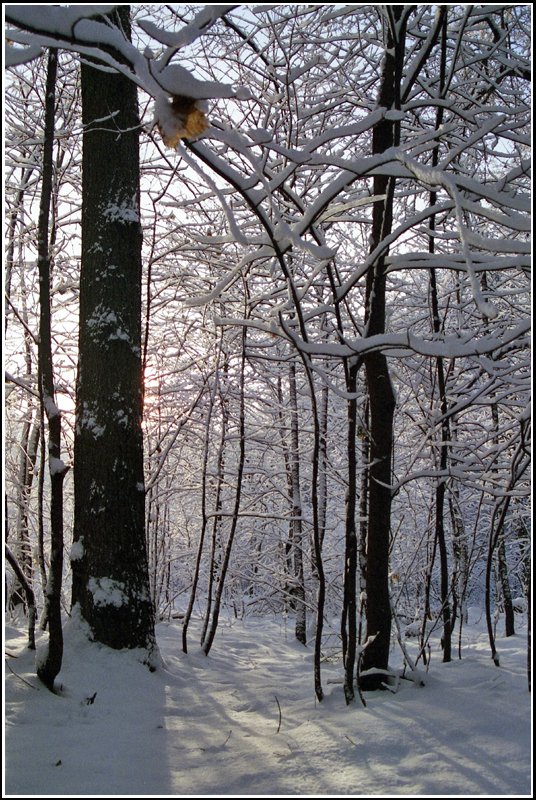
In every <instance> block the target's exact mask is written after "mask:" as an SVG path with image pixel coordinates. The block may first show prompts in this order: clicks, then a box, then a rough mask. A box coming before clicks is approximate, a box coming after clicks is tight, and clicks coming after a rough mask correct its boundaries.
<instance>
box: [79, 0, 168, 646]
mask: <svg viewBox="0 0 536 800" xmlns="http://www.w3.org/2000/svg"><path fill="white" fill-rule="evenodd" d="M129 11H130V9H129V7H128V6H120V7H118V9H117V10H116V11H114V12H113V13H112V14H111V15H110V19H111V21H112V22H113V23H114V24H115V25H116V26H118V27H120V28H121V29H122V30H123V31H124V32H125V34H126V35H129V34H130V22H129ZM81 74H82V119H83V123H84V137H83V160H82V261H81V273H80V333H79V363H78V376H77V398H76V429H75V444H74V455H75V466H74V480H75V520H74V543H75V549H74V550H73V556H72V568H73V593H72V600H73V605H74V606H76V605H78V606H79V609H80V613H81V615H82V617H83V619H85V620H86V621H87V622H88V623H89V626H90V629H91V634H92V637H93V638H94V639H95V640H97V641H99V642H102V643H103V644H106V645H109V646H110V647H114V648H117V649H120V648H124V647H126V648H134V647H140V648H144V649H146V650H147V651H148V652H149V653H151V652H153V651H154V650H155V639H154V610H153V605H152V602H151V597H150V584H149V572H148V564H147V553H146V543H145V518H144V514H145V511H144V507H145V489H144V473H143V439H142V427H141V423H142V385H143V383H142V368H141V281H142V272H141V243H142V233H141V224H140V205H139V145H138V131H139V116H138V104H137V96H136V87H135V85H134V83H132V81H130V80H129V79H128V78H126V77H125V76H123V75H120V74H110V73H109V72H103V71H100V70H99V69H98V68H96V67H93V66H89V65H88V64H82V70H81Z"/></svg>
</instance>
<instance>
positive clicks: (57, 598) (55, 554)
mask: <svg viewBox="0 0 536 800" xmlns="http://www.w3.org/2000/svg"><path fill="white" fill-rule="evenodd" d="M57 64H58V54H57V51H56V50H50V53H49V57H48V66H47V83H46V100H45V137H44V147H43V175H42V188H41V202H40V206H39V237H38V239H39V240H38V257H37V261H38V265H39V345H38V360H39V390H40V394H41V403H42V406H43V409H44V412H45V414H46V417H47V421H48V467H49V475H50V569H49V573H48V580H47V584H46V587H45V610H44V615H45V618H46V620H47V622H48V633H49V636H48V647H47V649H46V650H45V652H44V655H43V657H42V658H41V659H40V660H39V662H38V665H37V675H38V677H39V679H40V680H41V681H42V682H43V683H44V684H45V686H46V687H47V688H48V689H50V690H51V691H53V690H54V680H55V678H56V676H57V675H58V673H59V671H60V669H61V664H62V660H63V631H62V623H61V587H62V578H63V479H64V477H65V474H66V473H67V471H68V467H67V466H66V465H65V464H64V463H63V461H62V460H61V414H60V411H59V409H58V407H57V406H56V403H55V391H54V370H53V363H52V324H51V299H50V255H49V233H48V230H49V216H50V202H51V197H52V180H53V165H52V156H53V145H54V105H55V88H56V73H57Z"/></svg>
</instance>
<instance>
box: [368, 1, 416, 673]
mask: <svg viewBox="0 0 536 800" xmlns="http://www.w3.org/2000/svg"><path fill="white" fill-rule="evenodd" d="M386 8H387V11H388V16H389V17H390V20H391V23H390V24H389V25H388V28H387V34H386V45H385V50H384V63H383V71H382V76H381V83H380V89H379V96H378V106H380V107H382V106H383V107H385V108H387V109H396V108H400V81H401V74H402V65H403V59H404V47H405V24H404V23H403V22H402V23H401V24H400V25H399V21H400V20H401V17H402V15H403V13H404V11H405V7H404V6H387V7H386ZM397 27H398V31H397V34H396V36H395V28H397ZM398 139H399V123H397V122H391V121H389V120H386V119H382V120H381V121H380V122H379V123H377V124H376V125H375V126H374V128H373V131H372V153H373V155H377V154H379V153H383V152H384V151H385V150H387V149H389V148H390V147H392V146H393V145H396V144H398ZM373 182H374V188H373V193H374V195H375V196H377V197H378V196H379V197H382V198H383V199H381V200H377V201H376V202H375V203H374V206H373V211H372V233H371V237H370V253H372V252H373V251H374V250H375V249H376V248H377V247H378V245H379V244H380V243H381V242H382V241H383V240H384V239H385V237H386V236H387V235H388V234H389V233H390V232H391V228H392V221H393V197H394V188H395V179H394V178H391V177H386V176H383V175H377V176H375V177H374V181H373ZM387 253H388V249H387V248H386V249H385V250H384V251H383V253H382V254H381V255H380V256H379V257H378V258H377V259H376V261H375V263H374V264H373V265H372V266H371V268H370V269H369V272H368V274H367V286H366V290H367V296H366V322H367V335H368V336H374V335H376V334H380V333H384V331H385V309H386V296H385V295H386V273H385V264H384V260H385V256H386V255H387ZM364 361H365V374H366V380H367V388H368V394H369V413H370V468H369V504H368V528H367V570H366V581H367V639H368V643H367V647H366V649H365V652H364V655H363V661H362V665H363V670H364V671H367V670H386V669H387V668H388V663H389V644H390V636H391V605H390V598H389V580H388V575H389V538H390V527H391V487H390V483H391V464H392V458H393V419H394V410H395V396H394V392H393V387H392V384H391V378H390V375H389V368H388V364H387V358H386V357H385V355H384V354H383V353H382V352H371V353H368V354H367V355H365V358H364ZM382 683H383V677H382V675H381V674H378V673H371V674H369V675H365V676H363V679H362V680H361V687H362V688H363V689H377V688H380V687H381V685H382Z"/></svg>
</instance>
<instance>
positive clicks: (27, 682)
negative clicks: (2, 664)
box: [6, 661, 39, 692]
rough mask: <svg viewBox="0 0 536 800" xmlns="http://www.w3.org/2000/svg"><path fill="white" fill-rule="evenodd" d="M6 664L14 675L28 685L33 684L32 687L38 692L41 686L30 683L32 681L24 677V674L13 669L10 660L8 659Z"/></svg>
mask: <svg viewBox="0 0 536 800" xmlns="http://www.w3.org/2000/svg"><path fill="white" fill-rule="evenodd" d="M6 666H7V668H8V670H9V671H10V672H11V674H12V675H14V676H15V677H16V678H18V679H19V680H20V681H22V682H23V683H25V684H26V685H27V686H31V687H32V689H35V690H36V691H37V692H38V691H39V686H34V685H33V683H30V681H27V680H26V678H23V677H22V675H19V674H18V673H17V672H15V670H13V669H11V667H10V666H9V661H6Z"/></svg>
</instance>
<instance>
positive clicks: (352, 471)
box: [341, 360, 359, 703]
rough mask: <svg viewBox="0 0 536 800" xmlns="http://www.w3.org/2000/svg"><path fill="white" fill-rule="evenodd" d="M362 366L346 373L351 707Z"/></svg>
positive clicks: (345, 619) (345, 637)
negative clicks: (358, 385) (358, 391)
mask: <svg viewBox="0 0 536 800" xmlns="http://www.w3.org/2000/svg"><path fill="white" fill-rule="evenodd" d="M358 371H359V363H358V362H357V360H356V361H354V362H353V363H351V364H349V365H348V366H347V369H346V391H347V392H348V394H349V395H350V397H351V399H349V400H348V404H347V433H346V453H347V463H348V486H347V489H346V503H345V505H346V508H345V554H344V596H343V613H342V625H341V635H342V641H343V658H344V696H345V699H346V702H347V703H350V702H351V701H352V700H353V699H354V695H355V692H354V683H355V664H356V653H357V602H356V581H357V529H356V509H357V449H356V448H357V375H358Z"/></svg>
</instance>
